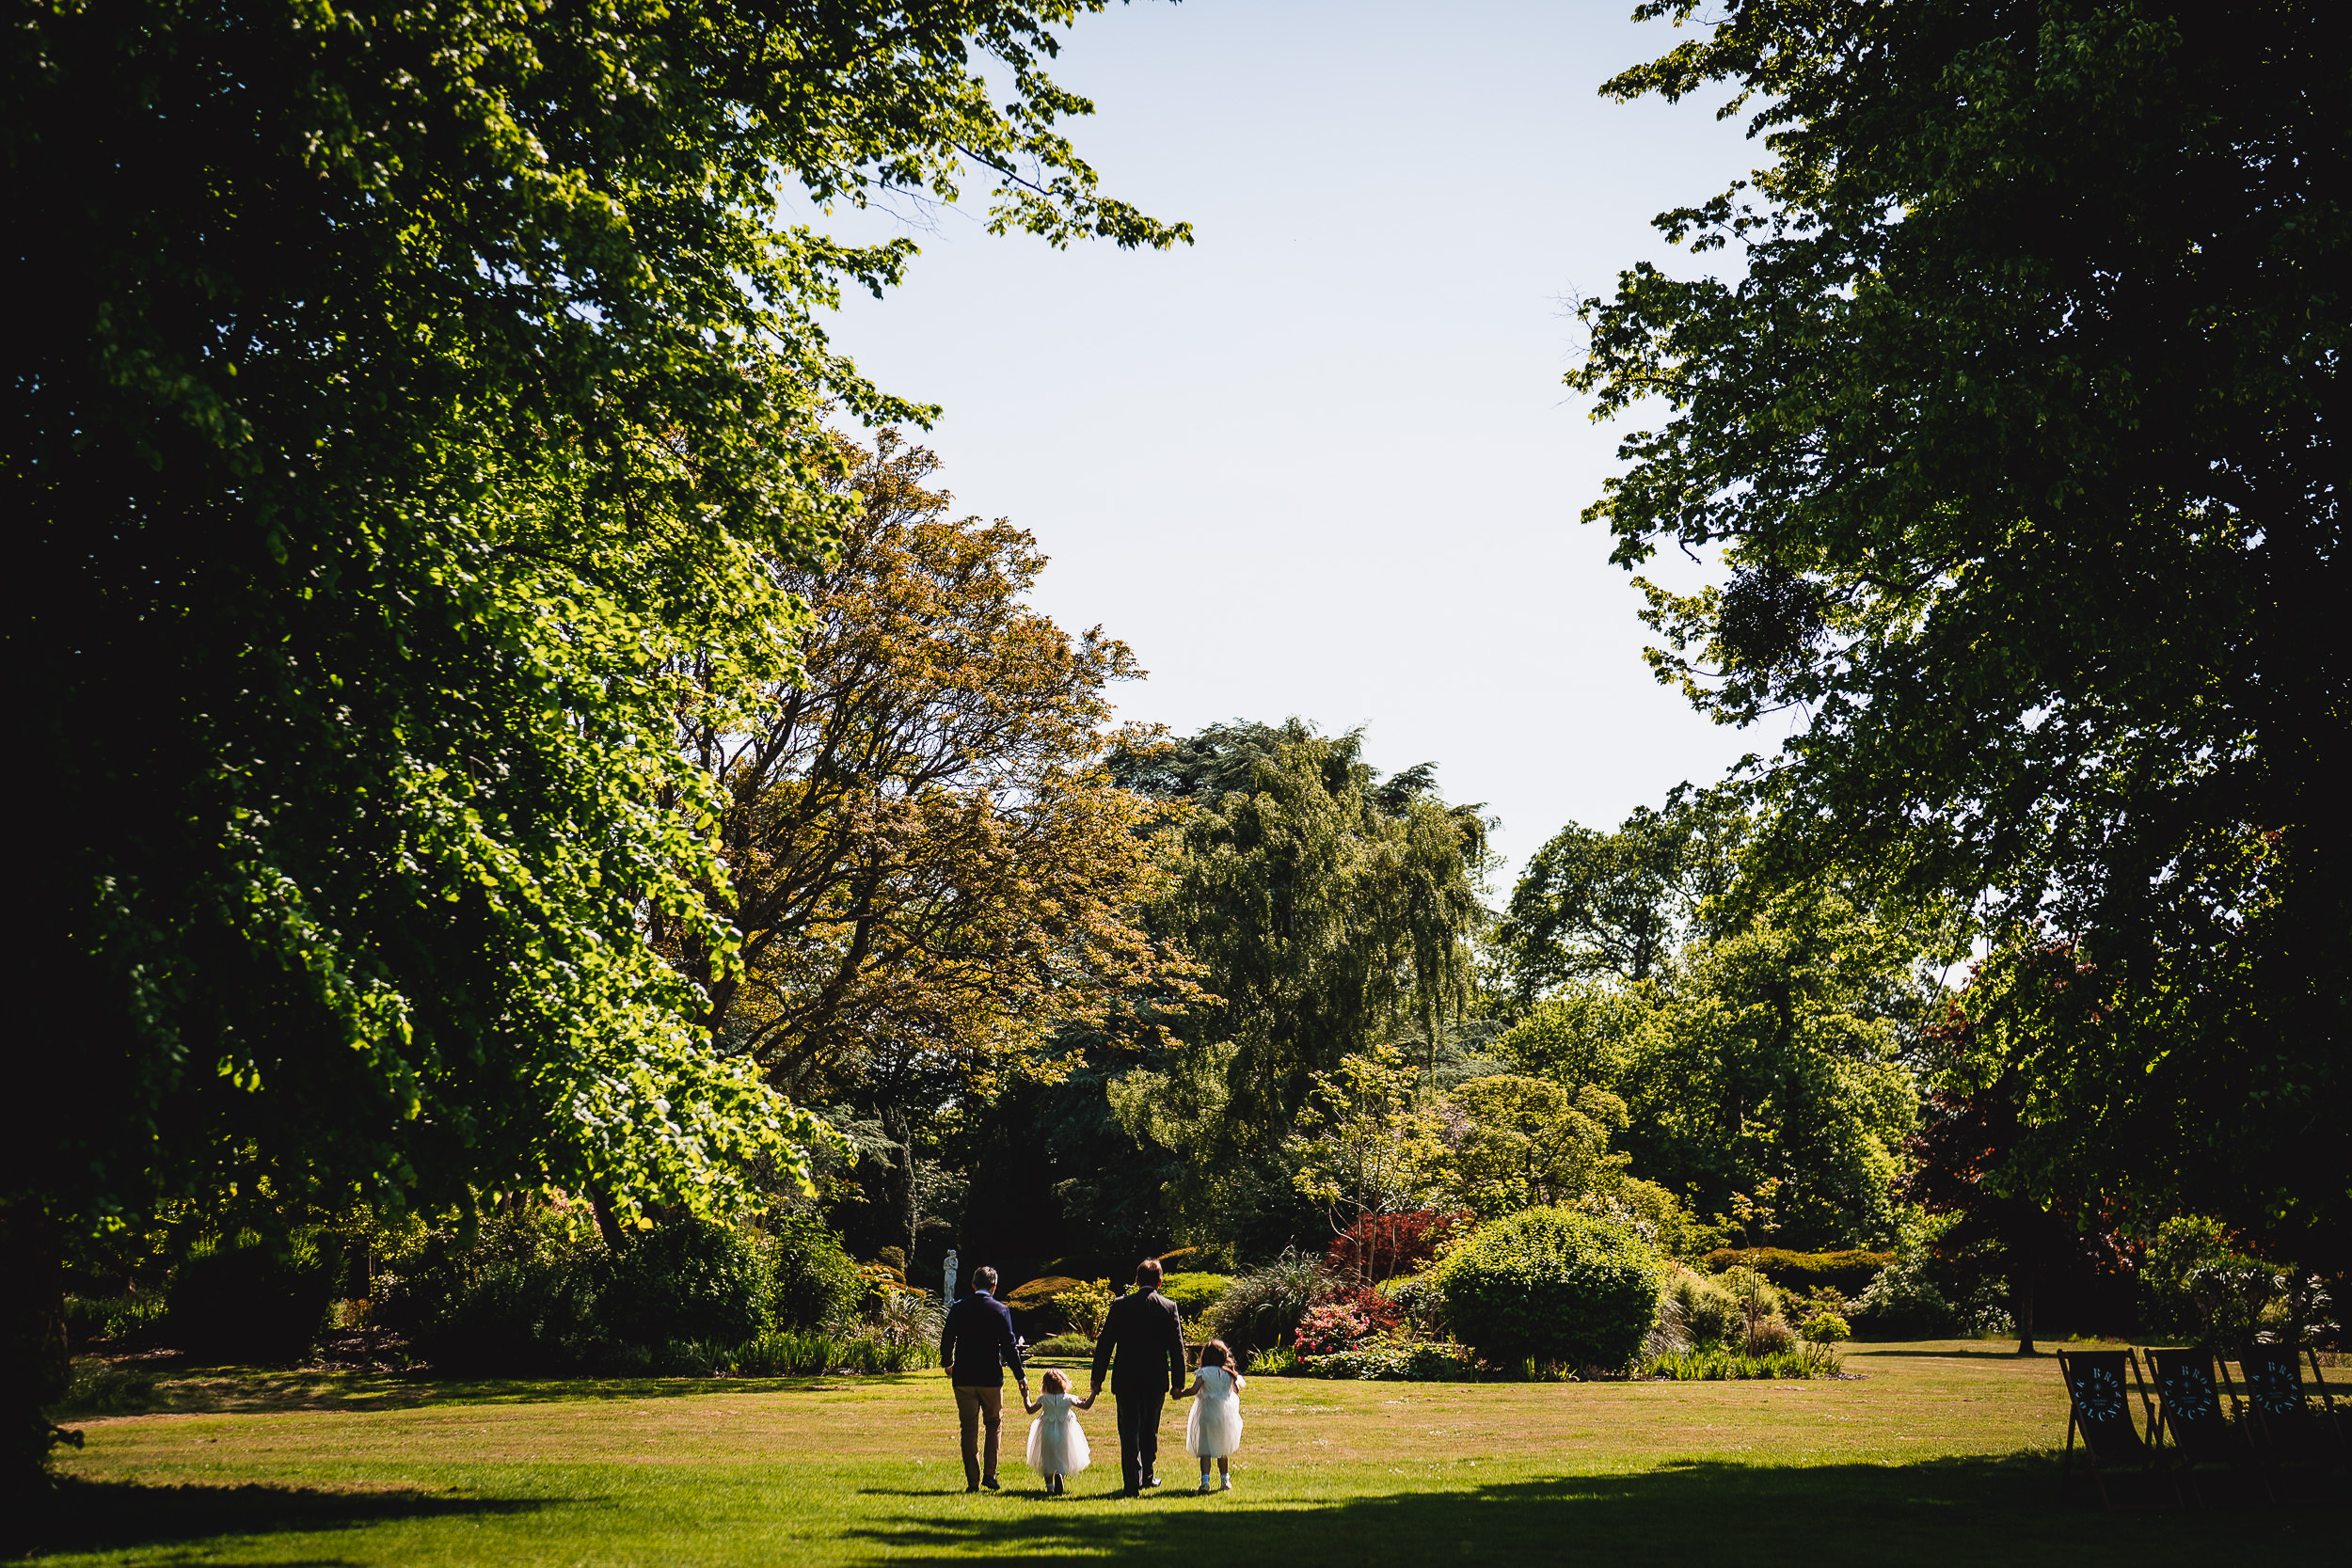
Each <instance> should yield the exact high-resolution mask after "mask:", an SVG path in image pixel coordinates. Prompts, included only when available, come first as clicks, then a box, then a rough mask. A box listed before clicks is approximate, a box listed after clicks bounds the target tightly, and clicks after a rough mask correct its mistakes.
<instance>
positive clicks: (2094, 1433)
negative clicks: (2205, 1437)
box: [2058, 1350, 2161, 1513]
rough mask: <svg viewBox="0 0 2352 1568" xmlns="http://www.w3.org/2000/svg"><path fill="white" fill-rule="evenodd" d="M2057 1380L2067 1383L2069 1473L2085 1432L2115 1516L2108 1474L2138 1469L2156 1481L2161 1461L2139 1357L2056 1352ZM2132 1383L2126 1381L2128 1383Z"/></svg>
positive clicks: (2096, 1481)
mask: <svg viewBox="0 0 2352 1568" xmlns="http://www.w3.org/2000/svg"><path fill="white" fill-rule="evenodd" d="M2058 1375H2059V1376H2060V1377H2061V1378H2063V1379H2065V1381H2066V1400H2067V1406H2068V1408H2067V1413H2066V1469H2067V1471H2068V1472H2069V1473H2072V1472H2073V1470H2074V1434H2075V1433H2078V1432H2079V1433H2082V1439H2083V1452H2084V1453H2086V1454H2088V1455H2090V1479H2091V1482H2092V1484H2093V1485H2095V1486H2097V1487H2098V1489H2099V1503H2100V1506H2101V1507H2103V1508H2105V1509H2106V1511H2107V1512H2108V1513H2114V1512H2115V1499H2114V1498H2113V1497H2109V1496H2107V1472H2108V1471H2110V1470H2114V1471H2118V1472H2121V1471H2122V1470H2125V1469H2134V1468H2136V1469H2137V1470H2138V1471H2139V1472H2140V1473H2141V1474H2142V1475H2150V1476H2153V1474H2154V1473H2155V1471H2156V1467H2157V1465H2158V1464H2159V1463H2160V1460H2161V1456H2160V1455H2159V1454H2158V1453H2157V1451H2156V1448H2155V1445H2154V1444H2153V1442H2151V1441H2150V1440H2149V1438H2150V1435H2152V1434H2153V1433H2154V1431H2155V1424H2156V1418H2155V1412H2154V1410H2153V1408H2151V1406H2150V1405H2149V1402H2148V1385H2147V1384H2146V1383H2145V1382H2144V1381H2143V1380H2142V1379H2141V1377H2140V1375H2139V1357H2138V1356H2137V1354H2134V1353H2132V1352H2131V1351H2127V1350H2062V1351H2060V1352H2058ZM2127 1380H2128V1381H2127ZM2134 1394H2137V1396H2138V1397H2139V1405H2140V1416H2141V1417H2143V1418H2145V1419H2144V1421H2143V1420H2141V1419H2136V1418H2134V1416H2133V1414H2132V1403H2131V1402H2132V1396H2133V1395H2134Z"/></svg>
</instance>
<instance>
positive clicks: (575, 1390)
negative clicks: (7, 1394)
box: [49, 1367, 918, 1426]
mask: <svg viewBox="0 0 2352 1568" xmlns="http://www.w3.org/2000/svg"><path fill="white" fill-rule="evenodd" d="M916 1375H918V1374H915V1373H912V1372H907V1373H895V1374H889V1375H885V1376H877V1377H856V1376H849V1375H839V1374H837V1375H834V1376H829V1377H728V1378H668V1377H665V1378H655V1377H646V1378H609V1379H607V1378H449V1377H440V1376H436V1375H433V1374H431V1373H420V1374H416V1375H408V1374H403V1373H397V1372H372V1373H361V1372H318V1371H272V1370H260V1369H256V1368H250V1367H204V1368H191V1369H186V1370H176V1371H173V1372H170V1373H167V1374H166V1375H165V1376H163V1377H161V1378H159V1379H157V1380H156V1381H155V1382H154V1384H153V1385H152V1386H151V1387H147V1388H144V1389H142V1390H139V1391H137V1392H135V1393H133V1394H129V1395H118V1396H117V1397H116V1398H115V1400H114V1401H112V1402H109V1403H108V1404H106V1405H104V1406H101V1407H91V1406H77V1405H73V1404H61V1405H58V1406H56V1407H55V1408H53V1409H52V1410H51V1411H50V1412H49V1415H50V1418H51V1419H53V1420H56V1421H58V1422H61V1423H63V1424H65V1425H67V1426H73V1425H77V1424H88V1423H92V1422H103V1421H107V1420H119V1419H123V1418H129V1417H135V1416H236V1415H248V1414H260V1413H278V1412H285V1411H294V1410H344V1411H359V1410H414V1409H417V1408H419V1407H420V1406H422V1405H428V1404H554V1403H561V1402H566V1401H582V1400H647V1399H678V1398H683V1397H685V1396H687V1395H690V1394H791V1393H833V1392H840V1391H844V1390H848V1389H853V1388H857V1387H861V1386H877V1385H886V1384H889V1383H891V1382H893V1381H894V1380H895V1379H896V1378H898V1377H913V1376H916Z"/></svg>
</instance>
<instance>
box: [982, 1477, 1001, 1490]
mask: <svg viewBox="0 0 2352 1568" xmlns="http://www.w3.org/2000/svg"><path fill="white" fill-rule="evenodd" d="M980 1484H981V1485H982V1486H985V1487H987V1488H988V1489H989V1490H990V1491H991V1492H1002V1491H1003V1490H1004V1488H1003V1487H1002V1486H1000V1485H998V1484H997V1483H996V1480H995V1478H994V1477H993V1476H992V1477H991V1478H989V1479H988V1480H987V1481H982V1482H980Z"/></svg>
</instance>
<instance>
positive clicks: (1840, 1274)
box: [1700, 1247, 1895, 1296]
mask: <svg viewBox="0 0 2352 1568" xmlns="http://www.w3.org/2000/svg"><path fill="white" fill-rule="evenodd" d="M1894 1260H1895V1255H1894V1254H1893V1253H1891V1252H1863V1251H1858V1250H1853V1251H1846V1252H1788V1251H1784V1250H1783V1249H1781V1248H1779V1247H1745V1248H1740V1247H1719V1248H1717V1249H1716V1250H1715V1251H1713V1252H1710V1253H1708V1255H1707V1256H1706V1257H1705V1258H1703V1259H1700V1262H1701V1263H1702V1264H1703V1265H1704V1266H1705V1267H1706V1269H1707V1272H1708V1273H1709V1274H1722V1273H1723V1272H1724V1270H1726V1269H1731V1268H1738V1267H1742V1266H1744V1267H1747V1268H1751V1269H1754V1270H1755V1271H1756V1273H1758V1274H1760V1275H1763V1276H1764V1277H1765V1278H1767V1279H1769V1280H1771V1281H1772V1283H1773V1284H1774V1285H1777V1286H1778V1287H1780V1288H1781V1289H1782V1290H1784V1291H1789V1292H1790V1293H1792V1294H1795V1295H1801V1296H1802V1295H1810V1294H1811V1293H1812V1292H1813V1291H1815V1290H1816V1289H1817V1288H1819V1287H1820V1286H1824V1285H1826V1286H1829V1287H1830V1288H1831V1289H1833V1290H1835V1291H1836V1292H1837V1293H1838V1294H1839V1295H1843V1296H1851V1295H1859V1294H1860V1293H1861V1292H1862V1291H1864V1290H1865V1289H1866V1288H1867V1286H1868V1285H1869V1283H1870V1281H1871V1280H1873V1279H1876V1278H1877V1277H1878V1275H1879V1271H1881V1270H1882V1269H1883V1268H1885V1267H1886V1266H1887V1265H1888V1264H1889V1263H1892V1262H1893V1261H1894Z"/></svg>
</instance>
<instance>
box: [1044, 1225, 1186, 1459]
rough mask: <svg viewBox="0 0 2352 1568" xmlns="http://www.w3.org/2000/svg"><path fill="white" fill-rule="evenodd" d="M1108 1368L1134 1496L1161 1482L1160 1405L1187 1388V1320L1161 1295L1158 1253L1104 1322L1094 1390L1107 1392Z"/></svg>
mask: <svg viewBox="0 0 2352 1568" xmlns="http://www.w3.org/2000/svg"><path fill="white" fill-rule="evenodd" d="M1114 1360H1115V1361H1116V1362H1117V1365H1116V1366H1114V1365H1113V1362H1114ZM1105 1373H1107V1374H1108V1375H1109V1377H1110V1380H1111V1399H1112V1401H1113V1402H1115V1403H1116V1404H1117V1405H1118V1406H1119V1473H1120V1475H1121V1476H1122V1477H1124V1478H1125V1480H1126V1482H1127V1496H1129V1497H1134V1496H1135V1495H1136V1493H1137V1492H1139V1491H1141V1490H1142V1489H1143V1488H1144V1487H1146V1486H1157V1485H1158V1484H1159V1483H1160V1478H1159V1477H1157V1476H1155V1475H1153V1474H1152V1466H1153V1465H1155V1464H1156V1463H1157V1462H1158V1460H1159V1457H1160V1410H1161V1407H1162V1406H1163V1405H1165V1404H1166V1403H1167V1402H1168V1398H1169V1397H1170V1396H1171V1395H1174V1394H1180V1393H1182V1392H1184V1320H1183V1318H1182V1317H1180V1316H1179V1315H1178V1313H1177V1311H1176V1304H1175V1303H1174V1302H1172V1301H1170V1300H1168V1298H1167V1297H1166V1296H1164V1295H1162V1294H1160V1260H1159V1259H1156V1258H1147V1259H1144V1260H1143V1262H1142V1264H1141V1265H1140V1266H1139V1267H1137V1268H1136V1289H1135V1291H1134V1293H1133V1294H1131V1295H1124V1296H1121V1297H1120V1298H1119V1299H1118V1300H1117V1301H1115V1302H1112V1303H1111V1309H1110V1315H1109V1316H1108V1317H1106V1318H1105V1319H1104V1321H1103V1337H1102V1338H1100V1339H1098V1340H1096V1341H1095V1344H1094V1387H1093V1389H1092V1390H1091V1391H1092V1392H1094V1393H1101V1392H1102V1390H1103V1378H1104V1374H1105ZM1022 1402H1023V1403H1024V1404H1026V1403H1027V1401H1026V1400H1023V1401H1022Z"/></svg>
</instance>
